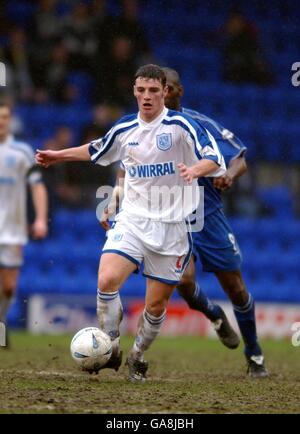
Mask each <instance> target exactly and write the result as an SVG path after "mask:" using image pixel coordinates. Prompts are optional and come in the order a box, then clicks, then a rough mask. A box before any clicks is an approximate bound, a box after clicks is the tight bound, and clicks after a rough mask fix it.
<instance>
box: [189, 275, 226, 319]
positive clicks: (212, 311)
mask: <svg viewBox="0 0 300 434" xmlns="http://www.w3.org/2000/svg"><path fill="white" fill-rule="evenodd" d="M184 299H185V300H186V302H187V303H188V305H189V307H190V308H191V309H194V310H198V311H199V312H202V313H204V315H205V316H206V317H207V318H208V319H209V320H210V321H216V320H217V319H219V318H220V316H221V308H220V307H219V306H218V305H217V304H214V303H212V302H211V301H210V300H209V298H208V297H207V296H206V294H205V293H204V292H203V291H202V289H201V288H200V287H199V285H198V284H197V283H196V284H195V291H194V294H193V296H192V297H186V296H184Z"/></svg>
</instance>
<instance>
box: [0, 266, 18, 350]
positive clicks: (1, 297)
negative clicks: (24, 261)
mask: <svg viewBox="0 0 300 434" xmlns="http://www.w3.org/2000/svg"><path fill="white" fill-rule="evenodd" d="M18 276H19V268H0V322H1V323H6V317H7V313H8V310H9V307H10V305H11V304H12V301H13V299H14V296H15V293H16V287H17V281H18ZM6 333H7V328H6ZM8 347H9V342H8V335H7V334H6V347H5V348H8Z"/></svg>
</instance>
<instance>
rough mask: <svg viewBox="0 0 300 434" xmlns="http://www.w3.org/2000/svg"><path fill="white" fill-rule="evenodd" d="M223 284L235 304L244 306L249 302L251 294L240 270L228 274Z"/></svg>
mask: <svg viewBox="0 0 300 434" xmlns="http://www.w3.org/2000/svg"><path fill="white" fill-rule="evenodd" d="M222 286H223V289H224V291H225V292H226V294H227V295H228V297H229V299H230V300H231V302H232V303H233V304H235V305H237V306H242V305H244V304H246V303H247V301H248V299H249V294H248V291H247V289H246V286H245V283H244V280H243V278H242V275H241V274H240V273H239V272H237V273H235V272H232V273H230V274H229V276H228V275H227V276H226V280H223V285H222Z"/></svg>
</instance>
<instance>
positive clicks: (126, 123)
mask: <svg viewBox="0 0 300 434" xmlns="http://www.w3.org/2000/svg"><path fill="white" fill-rule="evenodd" d="M166 92H167V88H166V77H165V74H164V72H163V70H162V69H161V68H160V67H158V66H156V65H145V66H143V67H141V68H140V69H139V70H138V71H137V73H136V75H135V82H134V95H135V97H136V99H137V104H138V108H139V112H138V114H134V115H129V116H125V117H123V118H122V119H121V120H120V121H118V122H117V123H116V124H115V125H114V126H113V127H112V129H111V130H110V131H109V132H108V133H107V134H106V136H105V137H104V138H102V139H99V140H95V141H93V142H91V143H90V144H86V145H83V146H81V147H78V148H69V149H65V150H61V151H50V150H48V151H37V155H36V161H37V163H39V164H41V165H42V166H44V167H48V166H49V165H51V164H55V163H58V162H62V161H76V160H77V161H79V160H89V159H92V161H93V162H95V163H98V164H102V165H108V164H111V163H113V162H114V161H119V160H121V161H122V163H123V165H124V167H125V170H126V175H125V188H124V200H123V203H122V211H121V212H120V213H119V214H118V216H117V217H116V224H115V226H114V227H113V229H111V230H110V231H109V233H108V239H107V242H106V243H105V245H104V248H103V253H102V256H101V259H100V265H99V276H98V297H97V314H98V319H99V324H100V328H101V329H102V330H103V331H105V332H106V333H107V334H108V335H109V336H110V337H111V339H112V343H113V354H112V357H111V359H110V361H109V362H108V364H107V365H106V367H110V368H114V369H115V370H118V368H119V366H120V364H121V355H122V354H121V352H120V349H119V325H120V322H121V319H122V304H121V300H120V296H119V288H120V287H121V286H122V285H123V283H124V282H125V280H126V279H127V278H128V277H129V275H130V274H131V273H132V272H134V271H136V270H137V268H139V266H140V265H141V263H142V262H143V263H144V273H143V274H144V275H145V276H146V278H147V285H146V286H147V287H146V299H145V310H144V312H143V314H142V316H141V318H140V321H139V324H138V330H137V335H136V339H135V342H134V345H133V348H132V350H131V352H130V355H129V357H128V358H127V361H126V364H127V365H128V367H129V380H130V381H133V382H144V381H145V374H146V371H147V369H148V364H147V362H146V361H145V360H144V351H145V350H147V349H148V348H149V346H150V345H151V343H152V342H153V340H154V339H155V337H156V336H157V334H158V333H159V330H160V328H161V325H162V323H163V320H164V318H165V314H166V307H167V304H168V300H169V298H170V296H171V294H172V292H173V290H174V288H175V286H176V284H177V283H178V282H179V281H180V278H181V275H182V273H183V271H184V269H185V266H186V265H187V263H188V260H189V257H190V253H191V250H190V246H189V240H188V233H187V230H186V224H185V218H186V217H187V216H188V215H189V214H190V213H191V212H192V211H193V210H194V209H195V208H196V207H197V202H198V201H197V194H196V191H197V187H196V186H197V181H196V180H197V178H198V177H199V176H206V175H210V176H220V175H221V174H223V173H224V171H225V164H224V159H223V157H222V155H221V154H220V152H219V149H218V147H217V145H216V143H215V141H214V139H213V138H212V137H211V136H210V135H209V133H208V132H207V131H206V130H205V129H204V128H201V126H199V125H197V124H196V123H195V122H194V121H193V120H192V119H191V118H189V117H188V116H186V115H183V114H182V113H178V112H174V111H171V110H168V109H166V108H165V106H164V97H165V96H166ZM188 185H189V187H190V188H189V189H188V188H186V187H187V186H188ZM174 187H176V188H177V190H176V193H177V194H175V195H174V194H173V196H172V195H171V196H172V198H173V200H170V201H168V200H166V201H164V200H162V201H159V196H160V193H159V191H162V190H159V188H160V189H164V188H165V191H170V190H171V189H172V188H174ZM195 187H196V188H195ZM153 188H154V189H153ZM157 189H158V190H157ZM153 191H154V192H158V193H157V195H155V194H152V193H153Z"/></svg>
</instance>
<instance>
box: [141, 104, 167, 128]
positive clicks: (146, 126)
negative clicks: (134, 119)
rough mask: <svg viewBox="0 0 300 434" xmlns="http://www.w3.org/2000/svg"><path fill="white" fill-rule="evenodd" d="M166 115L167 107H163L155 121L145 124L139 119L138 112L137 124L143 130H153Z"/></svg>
mask: <svg viewBox="0 0 300 434" xmlns="http://www.w3.org/2000/svg"><path fill="white" fill-rule="evenodd" d="M167 113H168V109H167V107H164V108H163V110H162V112H161V113H160V114H159V115H158V116H157V117H156V118H155V119H153V121H151V122H145V121H143V119H141V116H140V112H139V113H138V122H139V124H140V125H141V126H143V127H144V128H147V129H150V128H153V127H156V126H157V125H159V124H160V123H161V121H162V120H163V118H164V117H165V116H166V114H167Z"/></svg>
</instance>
